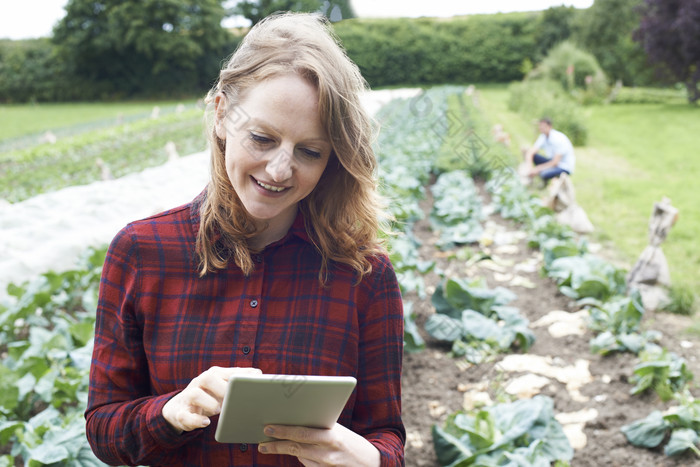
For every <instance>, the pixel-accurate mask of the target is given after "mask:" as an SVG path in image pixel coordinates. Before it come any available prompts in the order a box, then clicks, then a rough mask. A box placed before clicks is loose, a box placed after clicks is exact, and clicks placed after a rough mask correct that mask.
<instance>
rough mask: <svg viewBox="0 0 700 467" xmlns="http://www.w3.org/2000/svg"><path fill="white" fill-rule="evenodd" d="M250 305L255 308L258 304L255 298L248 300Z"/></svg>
mask: <svg viewBox="0 0 700 467" xmlns="http://www.w3.org/2000/svg"><path fill="white" fill-rule="evenodd" d="M250 306H251V307H253V308H255V307H256V306H258V301H257V300H255V299H253V300H251V301H250Z"/></svg>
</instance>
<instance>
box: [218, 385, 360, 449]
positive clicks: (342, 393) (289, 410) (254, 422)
mask: <svg viewBox="0 0 700 467" xmlns="http://www.w3.org/2000/svg"><path fill="white" fill-rule="evenodd" d="M356 383H357V380H356V379H355V378H353V377H352V376H308V375H234V376H232V377H231V379H229V381H228V389H227V391H226V395H225V396H224V401H223V404H222V407H221V415H220V417H219V423H218V426H217V427H216V434H215V436H214V437H215V439H216V440H217V441H218V442H220V443H251V444H256V443H261V442H263V441H270V440H273V439H274V438H270V437H269V436H266V435H265V434H263V428H264V427H265V425H270V424H276V425H298V426H308V427H312V428H331V427H332V426H333V425H334V424H335V422H336V421H338V417H339V416H340V413H341V412H342V411H343V408H344V407H345V403H346V402H347V400H348V398H349V397H350V394H351V393H352V391H353V389H354V388H355V384H356Z"/></svg>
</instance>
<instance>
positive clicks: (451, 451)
mask: <svg viewBox="0 0 700 467" xmlns="http://www.w3.org/2000/svg"><path fill="white" fill-rule="evenodd" d="M432 434H433V445H434V447H435V454H436V455H437V458H438V462H440V465H450V464H455V463H457V462H461V461H463V460H465V459H468V458H469V457H471V456H472V452H471V451H470V450H469V449H468V448H467V447H466V446H465V445H464V443H462V442H461V441H460V440H459V439H458V438H457V437H455V436H453V435H451V434H449V433H448V432H446V431H445V430H443V429H442V428H440V427H439V426H437V425H433V428H432Z"/></svg>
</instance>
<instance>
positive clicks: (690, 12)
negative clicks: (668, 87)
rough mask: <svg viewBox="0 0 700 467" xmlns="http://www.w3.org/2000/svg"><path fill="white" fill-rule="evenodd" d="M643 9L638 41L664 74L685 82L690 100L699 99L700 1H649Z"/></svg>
mask: <svg viewBox="0 0 700 467" xmlns="http://www.w3.org/2000/svg"><path fill="white" fill-rule="evenodd" d="M641 12H642V21H641V23H640V25H639V28H638V29H637V30H636V31H635V33H634V38H635V40H637V41H639V42H640V43H641V44H642V46H643V47H644V50H646V52H647V55H648V56H649V60H650V61H651V62H653V63H655V64H656V65H657V66H658V67H659V69H660V70H661V72H662V73H664V74H665V75H667V76H668V77H670V78H672V79H674V80H676V81H677V82H682V83H684V84H685V86H686V89H687V90H688V101H689V102H690V103H695V102H697V100H698V99H700V90H699V89H698V81H700V1H698V0H645V2H644V4H643V5H642V8H641Z"/></svg>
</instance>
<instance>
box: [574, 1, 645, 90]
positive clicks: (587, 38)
mask: <svg viewBox="0 0 700 467" xmlns="http://www.w3.org/2000/svg"><path fill="white" fill-rule="evenodd" d="M643 1H644V0H595V2H594V3H593V6H591V7H590V8H588V9H586V10H584V11H582V12H581V15H580V16H579V18H578V21H576V23H575V25H574V30H575V32H574V37H575V39H576V42H578V44H579V45H580V46H581V47H582V48H584V49H586V50H588V51H590V52H591V53H592V54H593V55H595V57H596V58H597V59H598V63H600V66H601V67H602V68H603V70H604V71H605V73H606V74H607V75H608V77H610V78H611V79H612V80H621V81H622V82H623V83H624V84H626V85H628V86H635V85H648V84H651V83H652V82H653V76H652V73H651V72H650V70H649V66H648V64H647V59H646V54H645V53H644V49H643V48H642V47H641V46H640V45H639V44H638V43H636V42H634V40H633V39H632V33H633V31H634V30H635V29H636V28H637V27H638V26H639V21H640V18H641V16H640V14H639V11H638V10H637V7H639V5H641V4H642V3H643Z"/></svg>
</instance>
